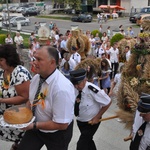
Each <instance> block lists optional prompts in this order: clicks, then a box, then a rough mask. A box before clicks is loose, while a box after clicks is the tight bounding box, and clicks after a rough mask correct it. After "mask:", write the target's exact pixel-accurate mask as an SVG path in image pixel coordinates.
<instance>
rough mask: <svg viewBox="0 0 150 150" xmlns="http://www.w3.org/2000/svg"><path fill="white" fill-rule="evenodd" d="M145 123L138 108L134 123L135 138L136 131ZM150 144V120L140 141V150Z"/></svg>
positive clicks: (144, 149)
mask: <svg viewBox="0 0 150 150" xmlns="http://www.w3.org/2000/svg"><path fill="white" fill-rule="evenodd" d="M143 123H144V120H143V118H142V117H141V116H140V112H139V111H138V110H137V111H136V115H135V119H134V124H133V139H134V138H135V135H136V132H137V130H138V129H139V127H140V126H141V125H142V124H143ZM148 146H150V122H148V123H147V124H146V128H145V132H144V135H143V137H142V139H141V141H140V145H139V149H138V150H146V148H147V147H148Z"/></svg>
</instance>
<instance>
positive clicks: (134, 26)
mask: <svg viewBox="0 0 150 150" xmlns="http://www.w3.org/2000/svg"><path fill="white" fill-rule="evenodd" d="M132 27H133V28H139V27H140V26H138V25H136V24H134V25H132Z"/></svg>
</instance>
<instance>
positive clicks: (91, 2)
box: [87, 0, 95, 5]
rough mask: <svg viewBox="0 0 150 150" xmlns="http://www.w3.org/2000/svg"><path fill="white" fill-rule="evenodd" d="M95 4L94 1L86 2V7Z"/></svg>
mask: <svg viewBox="0 0 150 150" xmlns="http://www.w3.org/2000/svg"><path fill="white" fill-rule="evenodd" d="M94 3H95V0H87V4H88V5H93V4H94Z"/></svg>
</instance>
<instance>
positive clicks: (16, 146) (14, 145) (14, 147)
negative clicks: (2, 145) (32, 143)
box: [10, 143, 19, 150]
mask: <svg viewBox="0 0 150 150" xmlns="http://www.w3.org/2000/svg"><path fill="white" fill-rule="evenodd" d="M18 146H19V145H18V143H14V144H13V145H12V146H11V148H10V150H17V149H18Z"/></svg>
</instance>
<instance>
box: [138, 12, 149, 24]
mask: <svg viewBox="0 0 150 150" xmlns="http://www.w3.org/2000/svg"><path fill="white" fill-rule="evenodd" d="M144 20H150V14H143V15H141V16H140V17H139V18H137V21H136V24H137V25H141V23H142V22H143V21H144Z"/></svg>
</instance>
